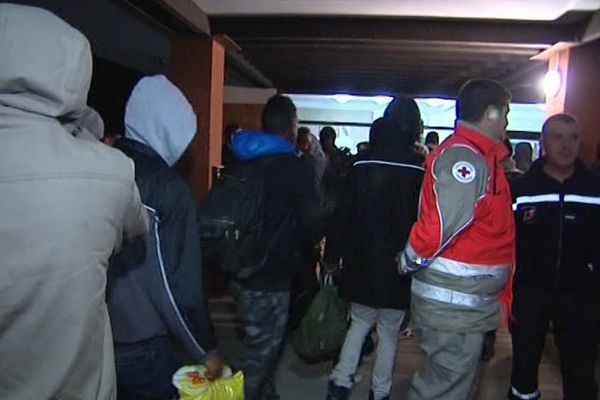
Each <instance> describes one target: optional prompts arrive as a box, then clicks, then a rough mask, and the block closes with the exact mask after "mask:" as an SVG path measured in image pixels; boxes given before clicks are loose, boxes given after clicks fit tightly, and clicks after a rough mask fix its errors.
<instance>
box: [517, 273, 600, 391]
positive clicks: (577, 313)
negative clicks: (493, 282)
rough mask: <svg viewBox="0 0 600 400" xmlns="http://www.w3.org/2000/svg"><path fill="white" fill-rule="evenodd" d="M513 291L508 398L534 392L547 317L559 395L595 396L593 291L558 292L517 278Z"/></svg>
mask: <svg viewBox="0 0 600 400" xmlns="http://www.w3.org/2000/svg"><path fill="white" fill-rule="evenodd" d="M513 293H514V299H513V310H512V311H513V318H514V321H513V323H512V325H511V333H512V343H513V363H512V376H511V384H512V388H511V392H512V393H511V396H512V397H511V398H513V399H525V398H537V397H536V396H535V393H537V392H538V367H539V364H540V360H541V358H542V353H543V351H544V344H545V341H546V334H547V331H548V328H549V325H550V322H552V328H553V334H554V340H555V342H556V345H557V347H558V351H559V354H560V370H561V374H562V378H563V395H564V400H596V399H597V392H598V389H597V385H596V382H595V380H594V366H595V361H596V347H597V345H598V297H597V295H596V294H594V293H578V294H568V295H567V294H559V293H556V292H546V291H541V290H539V289H534V288H529V287H523V286H519V285H518V284H517V283H515V289H514V292H513ZM531 396H534V397H531Z"/></svg>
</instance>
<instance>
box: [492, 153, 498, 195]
mask: <svg viewBox="0 0 600 400" xmlns="http://www.w3.org/2000/svg"><path fill="white" fill-rule="evenodd" d="M497 162H498V161H497V160H496V156H494V164H493V166H494V167H493V169H492V194H493V195H496V194H497V193H496V186H497V185H496V179H498V178H497V176H496V174H497V168H498V166H497V165H496V164H497Z"/></svg>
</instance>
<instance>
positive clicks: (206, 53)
mask: <svg viewBox="0 0 600 400" xmlns="http://www.w3.org/2000/svg"><path fill="white" fill-rule="evenodd" d="M169 75H170V78H171V79H172V81H173V82H174V83H175V84H176V85H177V86H178V87H179V88H180V89H181V90H182V91H183V93H185V95H186V96H187V98H188V100H189V101H190V103H191V104H192V106H193V107H194V111H195V112H196V114H197V116H198V133H197V135H196V138H195V139H194V141H193V142H192V144H191V145H190V148H189V149H188V152H187V155H186V157H185V158H184V159H183V160H182V161H181V162H180V165H179V166H178V170H179V172H180V173H181V174H182V175H184V176H185V177H186V178H187V180H188V182H189V184H190V186H191V188H192V192H193V193H194V196H195V198H196V200H200V199H202V198H203V197H204V195H205V194H206V193H207V192H208V190H209V189H210V187H211V185H212V177H213V168H215V167H217V166H219V165H221V147H222V137H223V133H222V130H223V95H224V81H225V49H224V48H223V47H222V46H221V45H220V44H219V43H217V42H215V41H214V40H212V39H211V38H209V37H194V38H176V39H174V40H173V42H172V46H171V67H170V74H169Z"/></svg>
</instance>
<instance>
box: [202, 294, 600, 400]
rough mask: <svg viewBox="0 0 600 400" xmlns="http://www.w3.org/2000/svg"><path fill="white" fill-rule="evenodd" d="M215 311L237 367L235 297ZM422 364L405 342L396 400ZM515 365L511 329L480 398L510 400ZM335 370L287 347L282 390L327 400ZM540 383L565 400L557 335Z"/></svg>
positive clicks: (547, 397)
mask: <svg viewBox="0 0 600 400" xmlns="http://www.w3.org/2000/svg"><path fill="white" fill-rule="evenodd" d="M211 309H212V310H213V318H214V320H215V326H216V330H217V334H218V336H219V339H220V344H221V346H222V351H223V353H224V355H225V356H226V358H227V359H228V360H230V362H231V363H233V364H236V363H237V362H238V360H239V357H240V354H241V351H240V344H239V342H238V341H237V337H236V334H235V328H236V327H237V323H236V318H235V316H234V308H233V305H232V304H231V301H230V299H228V298H222V299H218V300H213V301H211ZM422 360H423V355H422V353H421V349H420V347H419V344H418V342H417V340H416V339H415V338H408V339H400V342H399V344H398V353H397V362H396V370H395V374H394V386H393V389H392V396H391V398H392V399H393V400H402V399H404V398H405V393H406V390H407V388H408V385H409V382H410V379H411V377H412V375H413V374H414V372H415V371H416V370H417V369H418V368H419V366H420V364H421V362H422ZM372 363H373V359H372V357H369V358H367V359H366V360H365V362H364V363H363V365H362V366H361V368H360V369H359V371H358V373H359V374H360V375H362V376H363V379H362V381H361V382H360V383H359V384H357V385H356V387H355V388H354V390H353V393H352V396H351V399H352V400H359V399H364V400H366V399H367V398H368V392H369V382H370V371H371V367H372ZM510 364H511V345H510V336H509V334H508V333H507V332H506V331H500V332H499V333H498V338H497V342H496V356H495V357H494V358H493V359H492V360H491V361H489V362H487V363H483V367H482V371H481V377H480V385H479V393H478V396H477V398H476V399H477V400H496V399H498V400H502V399H506V391H507V388H508V384H509V376H510ZM331 368H332V364H331V363H328V364H323V365H321V364H317V365H308V364H306V363H304V362H303V361H302V360H300V359H299V358H298V357H297V356H296V355H295V354H294V352H293V350H292V349H291V346H289V345H288V346H286V348H285V351H284V352H283V357H282V359H281V361H280V363H279V368H278V369H277V373H276V382H277V387H278V391H279V394H280V395H281V398H282V400H307V399H310V400H313V399H325V391H326V386H327V377H328V373H329V371H330V369H331ZM596 376H597V377H599V378H600V370H599V369H597V370H596ZM540 384H541V390H542V393H543V399H544V400H560V399H562V389H561V378H560V372H559V370H558V354H557V352H556V350H555V348H554V345H553V341H552V338H551V337H549V338H548V341H547V345H546V351H545V354H544V358H543V360H542V364H541V366H540Z"/></svg>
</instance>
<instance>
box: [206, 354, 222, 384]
mask: <svg viewBox="0 0 600 400" xmlns="http://www.w3.org/2000/svg"><path fill="white" fill-rule="evenodd" d="M224 364H225V361H224V360H223V357H222V356H221V355H220V354H219V353H215V354H213V355H212V356H211V357H209V358H207V359H206V362H205V363H204V365H205V366H206V377H207V378H208V379H209V380H211V381H214V380H216V379H219V378H220V377H221V376H223V365H224Z"/></svg>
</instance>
